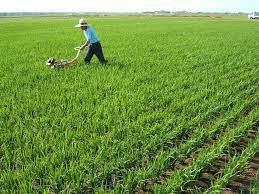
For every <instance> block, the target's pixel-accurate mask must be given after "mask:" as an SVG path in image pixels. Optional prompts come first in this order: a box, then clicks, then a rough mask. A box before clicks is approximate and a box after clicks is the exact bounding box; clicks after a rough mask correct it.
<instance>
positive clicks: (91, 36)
mask: <svg viewBox="0 0 259 194" xmlns="http://www.w3.org/2000/svg"><path fill="white" fill-rule="evenodd" d="M84 34H85V37H86V39H87V40H88V41H90V44H93V43H96V42H99V38H98V36H97V34H96V32H95V31H94V29H93V28H92V27H91V26H88V27H87V29H86V30H85V31H84Z"/></svg>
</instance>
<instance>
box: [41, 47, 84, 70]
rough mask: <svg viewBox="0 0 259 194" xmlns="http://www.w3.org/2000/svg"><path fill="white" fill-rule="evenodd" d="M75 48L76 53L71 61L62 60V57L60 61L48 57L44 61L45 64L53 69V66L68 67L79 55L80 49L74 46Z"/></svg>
mask: <svg viewBox="0 0 259 194" xmlns="http://www.w3.org/2000/svg"><path fill="white" fill-rule="evenodd" d="M75 50H77V54H76V56H75V58H74V59H72V60H71V61H69V60H64V59H61V60H60V61H56V59H55V58H54V57H49V58H48V60H47V61H46V65H48V66H49V67H50V68H52V69H54V68H66V67H69V66H71V65H73V64H75V63H76V60H77V58H78V57H79V55H80V53H81V51H82V50H81V49H80V47H76V48H75Z"/></svg>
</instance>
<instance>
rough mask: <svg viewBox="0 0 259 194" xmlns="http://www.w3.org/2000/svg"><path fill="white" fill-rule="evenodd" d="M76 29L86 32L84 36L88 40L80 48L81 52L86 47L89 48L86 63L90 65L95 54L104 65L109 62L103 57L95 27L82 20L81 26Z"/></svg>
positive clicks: (80, 21) (78, 25)
mask: <svg viewBox="0 0 259 194" xmlns="http://www.w3.org/2000/svg"><path fill="white" fill-rule="evenodd" d="M75 27H76V28H81V30H83V31H84V35H85V37H86V39H87V41H86V42H85V44H83V45H81V46H80V50H83V49H84V48H85V47H87V46H88V51H87V54H86V57H85V63H86V64H89V63H90V61H91V59H92V57H93V55H94V54H95V55H96V56H97V58H98V59H99V61H100V62H101V63H102V64H106V63H107V62H108V61H107V60H105V58H104V56H103V50H102V45H101V43H100V40H99V38H98V36H97V34H96V32H95V31H94V29H93V27H92V26H90V25H89V24H87V22H86V20H85V19H80V20H79V24H77V25H76V26H75Z"/></svg>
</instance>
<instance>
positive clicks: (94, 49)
mask: <svg viewBox="0 0 259 194" xmlns="http://www.w3.org/2000/svg"><path fill="white" fill-rule="evenodd" d="M93 55H96V56H97V58H98V59H99V61H100V62H101V63H102V64H104V63H106V62H107V61H106V60H105V58H104V56H103V49H102V45H101V43H100V42H96V43H93V44H91V45H90V46H89V48H88V51H87V54H86V57H85V63H90V61H91V59H92V57H93Z"/></svg>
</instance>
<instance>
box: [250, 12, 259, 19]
mask: <svg viewBox="0 0 259 194" xmlns="http://www.w3.org/2000/svg"><path fill="white" fill-rule="evenodd" d="M248 18H249V19H259V12H253V13H252V14H249V15H248Z"/></svg>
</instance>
